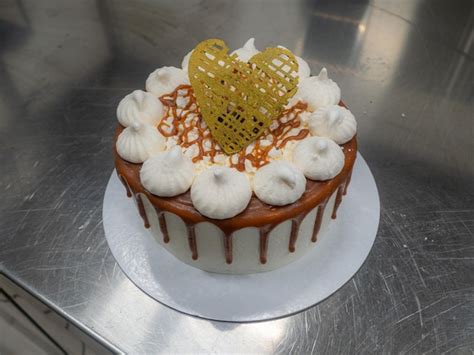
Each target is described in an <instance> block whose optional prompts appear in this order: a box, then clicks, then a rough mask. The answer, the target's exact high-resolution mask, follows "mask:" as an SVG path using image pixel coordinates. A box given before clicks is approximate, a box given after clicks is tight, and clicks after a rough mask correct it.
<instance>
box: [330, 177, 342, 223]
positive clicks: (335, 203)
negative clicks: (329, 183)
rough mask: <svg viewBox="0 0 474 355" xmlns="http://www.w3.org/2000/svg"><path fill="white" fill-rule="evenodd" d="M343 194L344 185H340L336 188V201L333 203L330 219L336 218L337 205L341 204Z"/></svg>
mask: <svg viewBox="0 0 474 355" xmlns="http://www.w3.org/2000/svg"><path fill="white" fill-rule="evenodd" d="M343 192H344V184H342V185H340V186H339V187H338V188H337V194H336V201H335V202H334V209H333V210H332V216H331V218H332V219H336V217H337V214H336V213H337V209H338V208H339V205H340V204H341V201H342V193H343Z"/></svg>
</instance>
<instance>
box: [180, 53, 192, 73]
mask: <svg viewBox="0 0 474 355" xmlns="http://www.w3.org/2000/svg"><path fill="white" fill-rule="evenodd" d="M193 51H194V49H193V50H192V51H191V52H189V53H188V54H186V55H185V56H184V58H183V61H182V62H181V68H182V69H183V70H184V71H185V72H187V71H188V66H189V60H190V59H191V55H192V54H193Z"/></svg>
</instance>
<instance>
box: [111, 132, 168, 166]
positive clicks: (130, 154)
mask: <svg viewBox="0 0 474 355" xmlns="http://www.w3.org/2000/svg"><path fill="white" fill-rule="evenodd" d="M115 146H116V148H117V153H118V154H119V155H120V157H121V158H123V159H125V160H127V161H129V162H131V163H143V162H144V161H145V160H147V159H148V158H149V157H151V156H153V155H155V154H157V153H159V152H160V151H162V150H163V149H164V147H165V138H164V137H163V136H162V135H161V134H160V133H159V132H158V130H157V129H156V128H155V127H153V126H149V125H146V124H143V123H134V124H133V125H131V126H129V127H127V128H125V129H124V130H123V131H122V133H120V135H119V136H118V138H117V143H116V145H115Z"/></svg>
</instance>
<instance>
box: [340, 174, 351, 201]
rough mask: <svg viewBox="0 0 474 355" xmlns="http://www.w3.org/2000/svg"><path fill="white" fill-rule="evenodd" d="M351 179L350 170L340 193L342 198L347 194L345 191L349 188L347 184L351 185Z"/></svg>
mask: <svg viewBox="0 0 474 355" xmlns="http://www.w3.org/2000/svg"><path fill="white" fill-rule="evenodd" d="M351 179H352V169H351V171H350V172H349V176H348V177H347V179H346V183H345V184H344V191H343V193H342V194H343V195H344V196H345V195H346V194H347V189H348V188H349V184H350V183H351Z"/></svg>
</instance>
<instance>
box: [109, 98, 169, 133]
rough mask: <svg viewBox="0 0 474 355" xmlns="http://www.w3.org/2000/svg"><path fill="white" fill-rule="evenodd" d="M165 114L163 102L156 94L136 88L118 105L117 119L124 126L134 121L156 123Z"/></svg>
mask: <svg viewBox="0 0 474 355" xmlns="http://www.w3.org/2000/svg"><path fill="white" fill-rule="evenodd" d="M162 116H163V104H162V103H161V102H160V100H158V99H157V98H156V97H155V96H154V95H152V94H150V93H148V92H145V91H142V90H135V91H133V92H132V93H130V94H128V95H127V96H125V97H124V98H123V99H122V101H120V103H119V105H118V107H117V119H118V121H119V122H120V124H121V125H122V126H125V127H128V126H131V125H133V124H134V123H145V124H149V125H155V124H157V123H158V121H159V120H160V119H161V117H162Z"/></svg>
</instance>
